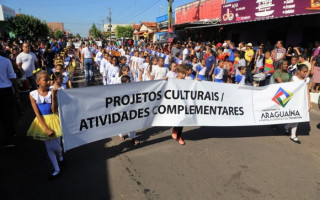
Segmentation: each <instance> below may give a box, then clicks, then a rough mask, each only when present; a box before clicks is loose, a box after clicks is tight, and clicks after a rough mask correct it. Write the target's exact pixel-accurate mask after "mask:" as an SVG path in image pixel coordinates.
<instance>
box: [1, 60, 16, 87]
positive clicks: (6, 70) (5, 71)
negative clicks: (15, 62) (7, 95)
mask: <svg viewBox="0 0 320 200" xmlns="http://www.w3.org/2000/svg"><path fill="white" fill-rule="evenodd" d="M15 78H16V73H14V71H13V67H12V64H11V61H10V60H9V59H7V58H5V57H2V56H0V88H7V87H11V86H12V83H11V81H10V79H15Z"/></svg>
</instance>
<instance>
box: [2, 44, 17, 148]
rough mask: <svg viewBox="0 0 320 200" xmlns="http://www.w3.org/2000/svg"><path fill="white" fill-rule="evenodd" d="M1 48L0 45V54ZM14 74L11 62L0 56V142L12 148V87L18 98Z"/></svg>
mask: <svg viewBox="0 0 320 200" xmlns="http://www.w3.org/2000/svg"><path fill="white" fill-rule="evenodd" d="M2 51H3V48H2V46H1V44H0V52H2ZM15 80H16V74H15V73H14V70H13V67H12V64H11V61H10V60H9V59H7V58H5V57H2V56H0V123H1V127H3V130H1V133H3V135H2V134H1V135H0V136H1V140H3V145H4V147H5V148H6V147H14V145H13V141H12V138H13V136H14V134H15V131H14V115H13V113H14V111H13V105H14V94H13V90H12V86H14V88H15V95H16V96H18V89H17V84H16V81H15Z"/></svg>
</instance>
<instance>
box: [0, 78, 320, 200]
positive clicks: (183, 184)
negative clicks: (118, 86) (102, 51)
mask: <svg viewBox="0 0 320 200" xmlns="http://www.w3.org/2000/svg"><path fill="white" fill-rule="evenodd" d="M75 82H76V83H77V84H78V86H82V85H83V77H81V76H77V77H76V78H75ZM33 117H34V115H33V113H32V110H31V109H27V110H26V112H25V113H24V115H23V116H22V117H21V118H20V119H19V120H18V123H17V127H16V128H17V130H19V133H18V135H17V137H16V142H17V147H16V148H15V149H11V150H10V149H7V150H2V151H1V152H0V159H1V165H0V166H1V167H0V199H1V200H11V199H32V200H36V199H39V200H43V199H46V200H49V199H59V200H64V199H66V200H72V199H75V200H103V199H130V200H141V199H149V200H155V199H173V200H176V199H184V200H185V199H192V200H193V199H199V200H204V199H210V200H212V199H221V200H226V199H227V200H242V199H244V200H245V199H249V200H251V199H254V200H255V199H263V200H266V199H275V200H280V199H281V200H286V199H290V200H304V199H305V200H318V199H319V197H320V145H319V144H320V131H319V126H320V124H319V123H320V120H319V119H320V111H318V110H312V111H311V113H310V117H311V122H310V124H309V123H304V124H300V125H299V127H298V137H299V139H300V140H301V141H302V144H300V145H298V144H295V143H293V142H291V141H290V140H289V136H286V135H284V134H283V130H280V131H272V129H271V128H270V126H256V127H186V128H185V129H184V131H183V137H184V138H185V142H186V145H185V146H181V145H179V144H178V143H177V142H176V141H174V140H172V139H171V132H170V131H171V128H170V127H153V128H149V129H146V130H141V131H139V132H138V133H137V134H138V137H139V140H141V141H142V143H141V144H140V146H138V147H134V146H133V145H132V144H131V142H130V141H129V140H128V139H127V140H126V141H125V142H121V141H120V139H119V137H113V138H110V139H105V140H102V141H99V142H95V143H91V144H88V145H85V146H82V147H80V148H76V149H73V150H70V151H68V152H67V153H66V154H65V159H66V163H65V165H64V167H63V173H62V175H61V176H60V177H58V178H57V179H55V180H53V181H48V180H47V176H48V175H49V171H48V166H50V161H49V159H48V158H47V156H46V151H45V147H44V144H43V143H42V142H39V141H35V140H32V139H31V138H27V137H26V130H27V128H28V126H29V125H30V123H31V121H32V119H33ZM226 125H227V124H226Z"/></svg>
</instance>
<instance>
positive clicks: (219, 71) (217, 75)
mask: <svg viewBox="0 0 320 200" xmlns="http://www.w3.org/2000/svg"><path fill="white" fill-rule="evenodd" d="M212 81H213V82H216V83H223V60H219V63H218V67H215V68H214V71H213V74H212Z"/></svg>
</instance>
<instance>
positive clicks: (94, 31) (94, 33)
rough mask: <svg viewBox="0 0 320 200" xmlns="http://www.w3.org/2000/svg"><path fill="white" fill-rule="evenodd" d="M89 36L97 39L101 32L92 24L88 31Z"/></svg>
mask: <svg viewBox="0 0 320 200" xmlns="http://www.w3.org/2000/svg"><path fill="white" fill-rule="evenodd" d="M89 34H90V36H91V37H93V38H98V37H100V36H101V32H100V31H99V29H98V28H97V26H96V25H95V23H93V24H92V26H91V28H90V30H89Z"/></svg>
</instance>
